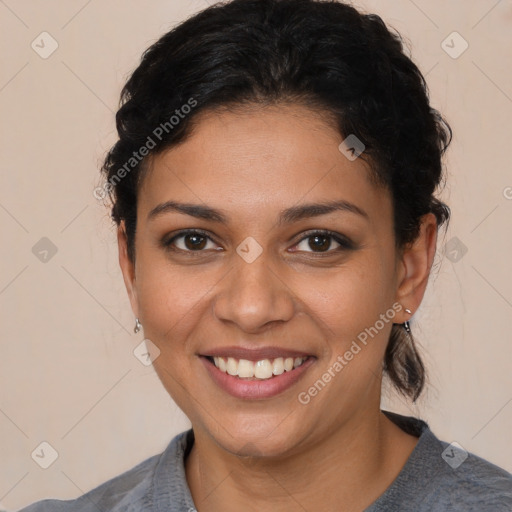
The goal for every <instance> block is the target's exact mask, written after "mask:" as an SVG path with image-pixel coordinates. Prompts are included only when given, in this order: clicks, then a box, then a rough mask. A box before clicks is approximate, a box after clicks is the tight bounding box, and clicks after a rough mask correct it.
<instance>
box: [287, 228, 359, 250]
mask: <svg viewBox="0 0 512 512" xmlns="http://www.w3.org/2000/svg"><path fill="white" fill-rule="evenodd" d="M333 243H334V244H337V246H334V248H333ZM296 247H297V250H299V251H304V252H309V253H312V252H313V253H319V254H321V253H330V252H335V251H339V250H343V249H351V248H353V244H352V243H351V242H350V241H349V240H348V239H346V238H345V237H344V236H343V235H339V234H337V233H331V232H330V231H327V232H324V231H314V232H311V233H309V234H308V236H306V237H304V238H302V240H301V241H300V242H299V243H298V244H297V246H296Z"/></svg>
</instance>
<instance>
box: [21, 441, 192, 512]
mask: <svg viewBox="0 0 512 512" xmlns="http://www.w3.org/2000/svg"><path fill="white" fill-rule="evenodd" d="M187 433H188V431H186V432H181V433H180V434H178V435H177V436H176V437H174V438H173V439H172V440H171V442H170V443H169V445H168V446H167V448H166V449H165V451H164V452H162V453H160V454H157V455H153V456H151V457H149V458H147V459H145V460H144V461H142V462H140V463H139V464H137V465H136V466H134V467H133V468H131V469H129V470H128V471H125V472H124V473H121V474H120V475H118V476H116V477H114V478H112V479H110V480H108V481H107V482H104V483H102V484H101V485H99V486H97V487H95V488H94V489H92V490H90V491H89V492H87V493H85V494H83V495H82V496H80V497H78V498H76V499H73V500H58V499H44V500H41V501H37V502H36V503H32V504H31V505H29V506H27V507H25V508H23V509H21V510H19V511H18V512H98V510H108V511H109V512H121V511H122V512H135V511H145V510H152V508H151V507H152V504H153V497H154V492H155V489H154V475H155V472H156V471H157V469H158V467H159V465H161V464H162V461H163V460H164V459H165V460H166V463H169V462H172V461H173V460H174V459H176V454H177V453H178V452H179V451H180V448H183V444H184V442H185V439H186V436H187Z"/></svg>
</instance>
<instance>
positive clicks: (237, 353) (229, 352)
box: [200, 346, 311, 362]
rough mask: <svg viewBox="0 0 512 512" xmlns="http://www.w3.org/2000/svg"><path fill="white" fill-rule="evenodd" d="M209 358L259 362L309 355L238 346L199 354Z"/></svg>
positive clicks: (288, 350)
mask: <svg viewBox="0 0 512 512" xmlns="http://www.w3.org/2000/svg"><path fill="white" fill-rule="evenodd" d="M200 355H201V356H205V357H206V356H209V357H226V358H228V357H234V358H235V359H247V360H248V361H253V362H256V361H261V360H262V359H276V358H278V357H284V358H286V357H293V358H295V357H308V356H311V354H308V353H306V352H300V351H298V350H290V349H287V348H279V347H260V348H251V349H249V348H243V347H240V346H232V347H218V348H213V349H211V350H209V351H208V352H204V353H202V354H200Z"/></svg>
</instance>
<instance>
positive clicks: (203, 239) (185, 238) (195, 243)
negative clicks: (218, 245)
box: [162, 230, 215, 252]
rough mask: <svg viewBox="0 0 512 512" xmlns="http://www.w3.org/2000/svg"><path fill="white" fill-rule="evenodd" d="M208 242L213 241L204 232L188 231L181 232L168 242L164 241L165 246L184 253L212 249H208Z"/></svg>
mask: <svg viewBox="0 0 512 512" xmlns="http://www.w3.org/2000/svg"><path fill="white" fill-rule="evenodd" d="M208 241H210V242H212V244H213V245H214V246H215V244H214V243H213V240H212V239H211V238H210V237H209V236H208V235H207V234H206V233H205V232H203V231H198V230H186V231H181V232H179V233H178V234H176V235H174V236H173V237H172V238H170V239H168V240H164V241H163V242H162V243H163V245H164V246H165V247H166V248H168V249H170V250H173V251H177V250H179V251H183V252H202V251H203V249H212V248H213V247H208Z"/></svg>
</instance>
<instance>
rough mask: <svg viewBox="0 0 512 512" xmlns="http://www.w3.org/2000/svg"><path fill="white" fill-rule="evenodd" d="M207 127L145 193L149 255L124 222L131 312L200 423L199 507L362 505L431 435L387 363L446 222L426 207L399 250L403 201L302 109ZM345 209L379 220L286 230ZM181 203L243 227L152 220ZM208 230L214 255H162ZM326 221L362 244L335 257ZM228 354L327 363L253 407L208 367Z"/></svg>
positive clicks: (160, 367) (175, 216) (190, 477)
mask: <svg viewBox="0 0 512 512" xmlns="http://www.w3.org/2000/svg"><path fill="white" fill-rule="evenodd" d="M196 121H197V126H196V128H195V130H194V132H193V133H192V135H191V137H190V138H188V139H187V140H186V141H185V142H184V143H182V144H180V145H179V146H177V147H174V148H172V149H170V150H168V151H166V152H164V153H161V154H159V155H157V156H155V157H153V159H152V161H151V165H150V169H149V171H148V173H147V175H146V176H145V178H144V181H143V184H142V187H141V189H140V191H139V196H138V206H137V234H136V239H135V247H136V258H135V263H133V262H132V261H131V260H130V259H129V257H128V255H127V249H126V236H125V232H124V225H123V224H122V223H121V225H120V227H119V230H118V242H119V260H120V265H121V269H122V272H123V277H124V281H125V284H126V287H127V290H128V295H129V297H130V301H131V305H132V309H133V312H134V314H135V316H136V317H138V318H139V319H140V321H141V323H142V325H143V326H144V335H145V337H146V338H148V339H150V340H151V341H152V342H153V343H154V344H155V345H156V346H157V347H158V348H159V350H160V355H159V357H158V358H157V359H155V361H154V363H153V364H154V366H155V370H156V372H157V374H158V376H159V378H160V380H161V382H162V383H163V385H164V387H165V389H166V390H167V391H168V393H169V394H170V395H171V397H172V398H173V399H174V401H175V402H176V403H177V404H178V405H179V407H180V408H181V409H182V410H183V411H184V412H185V414H186V415H187V416H188V418H189V419H190V421H191V423H192V427H193V429H194V433H195V443H194V445H193V449H192V451H191V453H190V455H189V456H188V458H187V459H186V461H185V469H186V477H187V481H188V484H189V487H190V489H191V493H192V497H193V499H194V502H195V504H196V507H197V510H199V512H204V511H210V510H212V511H213V510H224V511H231V510H233V511H235V510H236V511H239V510H251V511H252V510H254V511H270V510H272V511H275V510H279V511H292V510H293V511H296V510H301V509H305V510H308V511H312V510H344V511H356V510H357V511H360V510H362V509H364V508H365V507H367V506H369V505H370V504H371V503H372V502H373V501H374V500H375V499H377V497H378V496H379V495H380V494H382V493H383V492H384V491H385V489H386V488H387V487H388V486H389V485H390V484H391V483H392V481H393V480H394V478H395V477H396V476H397V475H398V473H399V472H400V470H401V468H402V467H403V465H404V464H405V462H406V460H407V458H408V457H409V455H410V454H411V452H412V450H413V449H414V447H415V445H416V443H417V438H415V437H413V436H410V435H408V434H406V433H405V432H403V431H402V430H401V429H400V428H398V427H397V426H395V425H394V424H393V423H392V422H391V421H390V420H388V419H387V418H386V417H385V416H384V415H383V413H382V412H381V411H380V396H381V380H382V360H383V357H384V351H385V347H386V343H387V340H388V339H389V335H390V331H391V327H392V322H395V323H403V322H404V321H405V320H407V319H409V318H410V315H409V314H408V313H406V312H405V311H404V309H405V308H409V309H410V310H411V311H412V312H415V311H416V310H417V308H418V307H419V305H420V303H421V300H422V298H423V295H424V292H425V289H426V286H427V281H428V277H429V273H430V268H431V265H432V261H433V258H434V253H435V246H436V239H437V226H436V221H435V217H434V216H433V215H432V214H427V215H425V216H424V217H423V218H422V223H421V229H420V234H419V236H418V238H417V240H416V241H415V242H414V243H413V244H411V245H410V246H408V247H406V248H403V250H399V251H398V250H397V249H396V247H395V238H394V232H393V220H392V219H393V217H392V213H393V209H392V203H391V196H390V193H389V191H388V190H387V189H385V188H382V187H378V186H376V185H375V184H373V183H372V182H371V180H370V179H369V170H368V169H369V168H368V164H367V163H365V162H364V161H363V159H362V158H357V159H355V160H354V161H350V160H349V159H347V158H346V157H345V156H344V155H343V154H342V153H341V152H340V151H339V149H338V146H339V144H340V143H341V141H342V137H341V136H340V134H339V133H338V132H337V131H336V130H335V129H334V128H333V127H332V126H331V125H330V124H329V123H328V122H327V121H326V120H325V117H323V118H322V116H321V115H320V114H318V113H316V112H313V111H310V110H308V109H307V108H305V107H303V106H300V105H279V106H275V107H266V108H251V109H249V108H246V109H245V110H240V111H237V112H234V111H232V112H227V111H221V112H216V113H215V115H210V114H209V113H206V114H205V113H202V114H200V116H199V117H198V118H197V119H196ZM340 199H343V200H346V201H349V202H351V203H353V204H355V205H357V206H358V207H359V208H360V209H362V210H364V211H365V212H366V214H367V218H365V217H363V216H361V215H357V214H355V213H352V212H348V211H336V212H332V213H329V214H324V215H321V216H316V217H310V218H304V219H301V220H296V221H294V222H292V223H289V224H282V225H280V224H278V223H277V218H278V215H279V213H280V212H281V210H283V209H285V208H288V207H292V206H297V205H300V204H304V203H316V202H324V201H330V200H340ZM169 200H174V201H180V202H186V203H195V204H200V205H203V206H204V205H207V206H210V207H213V208H216V209H219V210H222V211H223V213H224V214H225V215H226V216H227V217H228V219H229V222H228V223H227V224H225V225H223V224H220V223H218V222H214V221H212V220H204V219H198V218H195V217H192V216H189V215H185V214H183V213H178V212H172V211H170V212H167V213H164V214H162V215H159V216H156V217H154V218H148V214H149V212H151V210H152V209H153V208H155V207H156V206H157V205H159V204H161V203H164V202H166V201H169ZM192 228H197V229H202V230H204V231H207V232H208V234H209V235H210V236H211V240H209V239H205V240H204V239H200V240H203V245H202V247H203V248H202V249H201V250H202V251H203V252H200V253H198V251H197V250H195V251H194V249H193V247H194V246H193V244H191V243H190V240H189V241H188V245H186V244H185V242H186V241H187V239H186V238H184V237H181V238H179V239H177V240H176V241H175V243H174V245H175V246H176V247H178V248H181V249H182V251H183V252H181V253H180V252H179V251H178V250H177V251H175V252H173V251H172V250H170V249H166V248H164V247H163V246H162V244H161V240H162V239H164V238H165V237H166V236H167V239H169V238H171V237H170V236H169V235H171V234H173V233H175V232H177V231H178V230H181V229H192ZM322 229H324V230H331V231H334V232H336V233H339V234H340V235H344V236H345V237H348V238H349V239H350V240H351V241H352V242H353V244H354V248H352V249H346V248H345V249H342V250H336V249H337V248H338V247H339V244H338V243H337V242H336V241H335V240H334V239H330V238H328V239H327V240H324V239H321V240H320V242H319V244H320V246H321V248H320V249H318V248H316V246H315V243H314V242H315V240H314V239H312V238H311V237H312V235H311V234H309V233H308V235H304V232H306V231H310V230H322ZM249 236H250V237H253V238H254V239H255V240H256V241H257V242H258V243H259V245H260V246H261V247H262V249H263V252H262V253H261V255H260V256H259V257H258V258H257V259H256V260H255V261H253V262H252V263H248V262H246V261H245V260H244V259H242V258H241V257H240V256H239V255H238V253H237V252H236V248H237V246H239V244H240V243H241V242H242V241H243V240H244V239H245V238H247V237H249ZM308 236H309V238H308ZM329 241H331V245H330V246H329V245H328V244H329ZM324 242H325V247H324V246H322V243H324ZM191 247H192V249H191ZM187 249H188V251H189V252H188V253H187V252H185V251H186V250H187ZM215 249H218V250H215ZM322 251H323V252H322ZM325 251H329V252H325ZM192 252H193V254H191V253H192ZM394 303H399V304H400V305H401V307H402V309H401V311H399V312H398V313H396V316H395V317H394V318H393V320H392V321H390V322H388V323H386V324H385V327H384V328H383V329H381V330H380V331H379V333H378V335H376V336H374V337H373V338H372V339H371V340H370V342H369V343H368V344H367V345H366V346H364V347H363V348H362V350H361V351H360V352H359V353H358V354H357V355H356V356H354V358H353V359H352V360H351V361H350V362H349V364H347V365H346V366H345V367H344V368H343V370H342V371H340V372H338V373H336V376H335V377H334V378H332V380H331V381H330V382H329V383H328V384H327V385H326V386H325V388H323V389H322V390H321V391H320V392H319V393H318V394H317V395H316V396H314V397H313V398H312V399H311V401H310V402H309V403H308V404H307V405H303V404H301V403H300V402H299V401H298V399H297V396H298V393H300V392H302V391H307V390H308V388H309V387H310V386H311V385H312V384H313V383H314V382H315V381H317V380H318V379H319V378H321V376H322V374H323V373H324V372H326V370H327V369H328V368H329V367H332V366H333V364H334V362H335V361H336V358H337V357H338V356H339V355H343V354H344V353H345V352H346V351H347V350H348V348H349V347H350V345H351V343H352V341H353V340H354V339H356V337H357V335H358V334H359V333H361V332H362V331H364V329H365V328H367V327H369V326H373V325H374V324H375V322H376V320H378V319H379V315H381V314H382V313H385V312H386V311H388V310H389V309H390V308H392V305H393V304H394ZM229 345H243V346H247V347H257V346H263V345H271V346H279V347H286V348H294V349H299V350H303V351H305V352H307V353H308V354H311V355H314V356H315V357H316V360H315V362H314V364H313V365H312V366H311V367H310V368H309V369H308V370H307V372H306V373H304V374H303V376H302V378H301V379H300V380H299V381H298V382H297V383H296V384H294V385H293V386H292V387H291V388H289V389H287V390H286V391H284V392H283V393H281V394H279V395H278V396H275V397H273V398H268V399H264V400H244V399H240V398H235V397H232V396H230V395H228V394H227V393H225V392H224V391H223V390H222V389H220V388H219V387H218V386H216V385H215V384H214V383H213V381H212V380H211V377H210V376H209V374H208V372H207V371H206V370H205V368H204V365H203V363H202V362H201V361H200V360H199V357H198V354H200V353H205V352H207V351H208V349H211V348H213V347H219V346H229Z"/></svg>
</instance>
